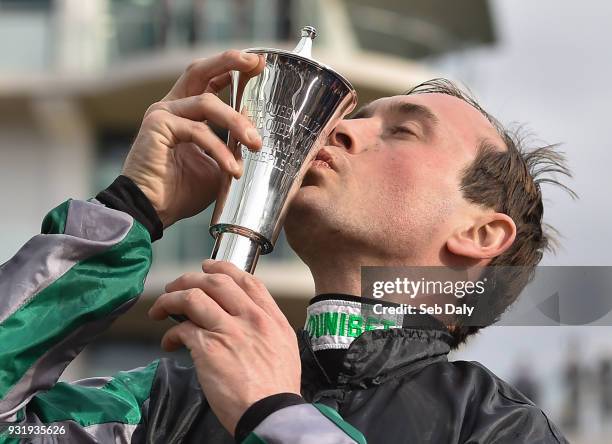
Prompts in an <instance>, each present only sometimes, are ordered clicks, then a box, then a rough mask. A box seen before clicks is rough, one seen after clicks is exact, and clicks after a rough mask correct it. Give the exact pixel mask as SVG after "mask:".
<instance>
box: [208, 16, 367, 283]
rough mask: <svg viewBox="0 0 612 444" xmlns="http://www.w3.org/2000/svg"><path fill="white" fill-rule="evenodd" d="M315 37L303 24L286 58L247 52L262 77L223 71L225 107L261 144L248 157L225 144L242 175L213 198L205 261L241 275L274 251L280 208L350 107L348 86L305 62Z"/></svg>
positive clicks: (352, 98)
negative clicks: (260, 60) (227, 75)
mask: <svg viewBox="0 0 612 444" xmlns="http://www.w3.org/2000/svg"><path fill="white" fill-rule="evenodd" d="M315 36H316V30H315V29H314V28H313V27H311V26H306V27H304V28H303V29H302V38H301V40H300V42H299V43H298V45H297V47H296V48H295V49H294V50H293V52H289V51H283V50H279V49H268V48H254V49H249V50H247V52H251V53H255V54H261V55H263V57H264V59H265V68H264V69H263V71H262V72H261V73H260V74H259V75H257V76H256V77H252V78H248V77H247V76H246V75H245V74H243V73H240V72H237V71H233V72H232V73H231V79H232V81H231V90H230V105H231V106H232V107H233V108H234V109H235V110H237V111H238V112H241V113H243V114H246V115H247V116H248V117H249V118H250V119H251V121H252V122H253V124H254V125H255V127H256V128H257V130H258V131H259V134H260V136H261V138H262V141H263V146H262V148H261V150H260V151H257V152H255V151H250V150H248V149H247V148H246V147H245V146H243V145H242V144H240V143H237V142H236V140H235V139H234V138H233V137H232V135H231V134H230V135H229V139H228V146H229V147H230V149H232V150H235V154H236V155H237V154H238V151H239V152H240V154H241V156H242V159H243V162H244V173H243V175H242V177H241V178H240V179H238V180H236V179H233V178H231V177H229V176H228V177H227V178H226V180H225V183H224V185H223V186H222V190H221V192H220V195H219V197H218V199H217V203H216V206H215V211H214V214H213V218H212V222H211V227H210V232H211V234H212V235H213V236H214V237H215V246H214V249H213V253H212V258H213V259H217V260H224V261H229V262H232V263H233V264H235V265H236V266H237V267H239V268H241V269H243V270H245V271H248V272H249V273H253V271H254V270H255V265H256V264H257V259H258V258H259V255H261V254H267V253H270V252H271V251H272V249H273V248H274V244H275V242H276V240H277V238H278V235H279V233H280V230H281V227H282V224H283V219H284V215H285V212H286V210H287V204H288V203H289V202H290V200H291V198H292V197H293V195H294V194H295V192H296V191H297V190H298V189H299V187H300V185H301V183H302V180H303V178H304V174H305V173H306V170H307V169H308V167H309V166H310V164H311V161H312V160H313V159H314V157H315V156H316V153H317V151H318V148H319V147H320V146H321V145H322V143H324V142H325V140H326V139H327V137H328V136H329V133H330V132H331V130H332V129H333V128H334V127H335V126H336V125H337V123H338V122H339V120H340V119H342V118H343V117H344V116H345V115H346V114H348V113H349V112H351V111H352V110H353V108H354V107H355V104H356V103H357V94H356V92H355V89H354V88H353V87H352V86H351V84H350V83H349V82H348V80H346V79H345V78H344V77H342V76H341V75H340V74H338V73H336V72H335V71H334V70H332V69H331V68H329V67H327V66H325V65H323V64H321V63H319V62H317V61H315V60H313V59H312V58H311V55H310V52H311V48H312V40H313V39H314V38H315Z"/></svg>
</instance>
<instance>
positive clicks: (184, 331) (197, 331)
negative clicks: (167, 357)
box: [161, 321, 206, 352]
mask: <svg viewBox="0 0 612 444" xmlns="http://www.w3.org/2000/svg"><path fill="white" fill-rule="evenodd" d="M205 334H206V332H205V331H204V330H202V329H201V328H200V327H198V326H197V325H195V324H194V323H193V322H191V321H185V322H181V323H180V324H178V325H175V326H174V327H172V328H170V329H169V330H168V331H167V332H166V333H165V334H164V336H163V337H162V340H161V346H162V348H163V349H164V350H165V351H169V352H172V351H176V350H178V349H179V348H181V347H182V346H185V347H186V348H187V349H189V350H193V348H194V347H195V345H196V343H197V342H202V341H203V340H204V336H205Z"/></svg>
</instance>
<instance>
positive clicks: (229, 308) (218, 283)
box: [166, 273, 253, 316]
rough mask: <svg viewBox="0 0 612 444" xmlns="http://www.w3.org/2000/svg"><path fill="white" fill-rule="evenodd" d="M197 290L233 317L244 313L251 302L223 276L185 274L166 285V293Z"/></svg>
mask: <svg viewBox="0 0 612 444" xmlns="http://www.w3.org/2000/svg"><path fill="white" fill-rule="evenodd" d="M191 288H199V289H200V290H202V291H203V292H205V293H206V294H207V295H208V296H209V297H210V298H212V299H213V300H214V301H215V302H216V303H217V304H218V305H219V306H220V307H221V308H223V310H225V311H226V312H227V313H229V314H231V315H233V316H239V315H241V314H242V313H244V311H245V310H247V309H248V308H249V306H251V305H253V302H252V301H251V300H250V299H249V297H248V296H247V295H246V294H245V292H244V290H242V288H240V286H238V284H236V283H235V282H234V281H233V279H232V278H230V277H229V276H225V275H223V274H214V275H213V274H205V273H186V274H184V275H182V276H181V277H179V278H178V279H176V280H174V281H173V282H170V283H169V284H168V285H166V291H167V292H173V291H178V290H186V289H191Z"/></svg>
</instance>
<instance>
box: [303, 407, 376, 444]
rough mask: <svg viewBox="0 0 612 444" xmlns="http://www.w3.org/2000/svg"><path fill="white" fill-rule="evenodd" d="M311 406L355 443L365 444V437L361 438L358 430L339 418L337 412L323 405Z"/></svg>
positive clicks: (361, 435)
mask: <svg viewBox="0 0 612 444" xmlns="http://www.w3.org/2000/svg"><path fill="white" fill-rule="evenodd" d="M312 405H313V406H314V407H315V408H316V409H317V410H318V411H320V412H321V413H322V414H323V415H325V417H327V419H329V420H330V421H332V422H333V423H334V424H336V426H338V427H339V428H340V429H342V431H343V432H344V433H346V434H347V435H348V436H349V437H350V438H351V439H353V440H355V442H356V443H358V444H367V441H366V439H365V436H363V434H362V433H361V432H360V431H359V430H357V429H356V428H355V427H353V426H352V425H350V424H349V423H348V422H346V421H345V420H344V419H342V416H340V414H339V413H338V412H337V411H335V410H334V409H332V408H331V407H328V406H326V405H324V404H312Z"/></svg>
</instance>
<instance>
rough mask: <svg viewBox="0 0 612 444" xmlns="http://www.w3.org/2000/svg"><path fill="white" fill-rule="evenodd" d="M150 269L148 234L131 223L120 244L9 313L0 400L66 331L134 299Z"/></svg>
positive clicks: (1, 329)
mask: <svg viewBox="0 0 612 444" xmlns="http://www.w3.org/2000/svg"><path fill="white" fill-rule="evenodd" d="M61 211H62V210H57V209H56V211H54V212H53V213H54V214H56V215H57V214H58V213H59V212H61ZM58 217H59V216H58ZM58 221H59V218H56V216H52V217H50V219H49V221H48V222H47V225H48V227H51V229H56V228H57V229H59V228H61V227H60V226H59V225H58V226H55V225H54V224H59V222H58ZM43 225H45V224H43ZM60 225H61V224H60ZM43 228H44V227H43ZM150 265H151V243H150V239H149V233H148V231H147V230H146V229H145V228H144V227H143V226H142V225H140V224H139V223H137V222H136V221H134V224H133V225H132V227H131V228H130V231H129V232H128V234H127V235H126V236H125V237H124V238H123V240H122V241H121V242H119V243H117V244H115V245H114V246H112V247H110V248H109V249H108V250H106V251H104V252H102V253H100V254H97V255H94V256H92V257H90V258H88V259H86V260H84V261H82V262H79V263H78V264H76V265H75V266H73V267H72V268H71V269H70V270H69V271H68V272H66V273H65V274H64V275H62V276H61V277H60V278H59V279H57V280H56V281H55V282H54V283H53V284H51V285H50V286H48V287H46V288H45V289H44V290H42V291H41V292H40V293H39V294H38V295H37V296H36V297H35V298H33V299H32V300H30V301H29V302H28V303H27V304H25V305H24V306H22V307H21V308H20V309H19V310H17V311H16V312H15V313H13V314H12V315H10V316H9V317H8V318H7V319H6V320H5V321H4V322H3V323H2V325H1V326H0V344H2V347H0V361H1V362H2V363H3V364H2V367H0V399H2V398H3V397H4V396H5V395H6V394H7V393H8V392H9V391H10V390H11V388H12V387H13V386H14V385H15V384H17V383H18V381H19V378H21V376H22V375H24V374H25V372H26V371H27V370H28V369H29V368H30V367H31V366H32V365H33V364H34V363H35V362H36V361H37V359H39V358H40V357H41V356H42V355H43V354H44V353H45V352H46V351H47V350H49V349H50V348H51V347H52V346H53V345H55V344H57V343H58V342H60V341H61V340H62V339H63V338H65V337H66V336H68V335H69V334H70V332H72V331H74V330H75V329H77V328H79V327H80V326H82V325H85V324H87V323H89V322H92V321H94V320H97V319H101V318H104V317H106V316H107V315H109V313H111V312H113V311H114V310H115V309H117V307H119V306H121V305H122V304H124V303H126V302H127V301H129V300H131V299H133V298H135V297H137V296H138V295H139V294H140V293H141V292H142V290H143V287H144V280H145V277H146V275H147V272H148V270H149V267H150Z"/></svg>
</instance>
